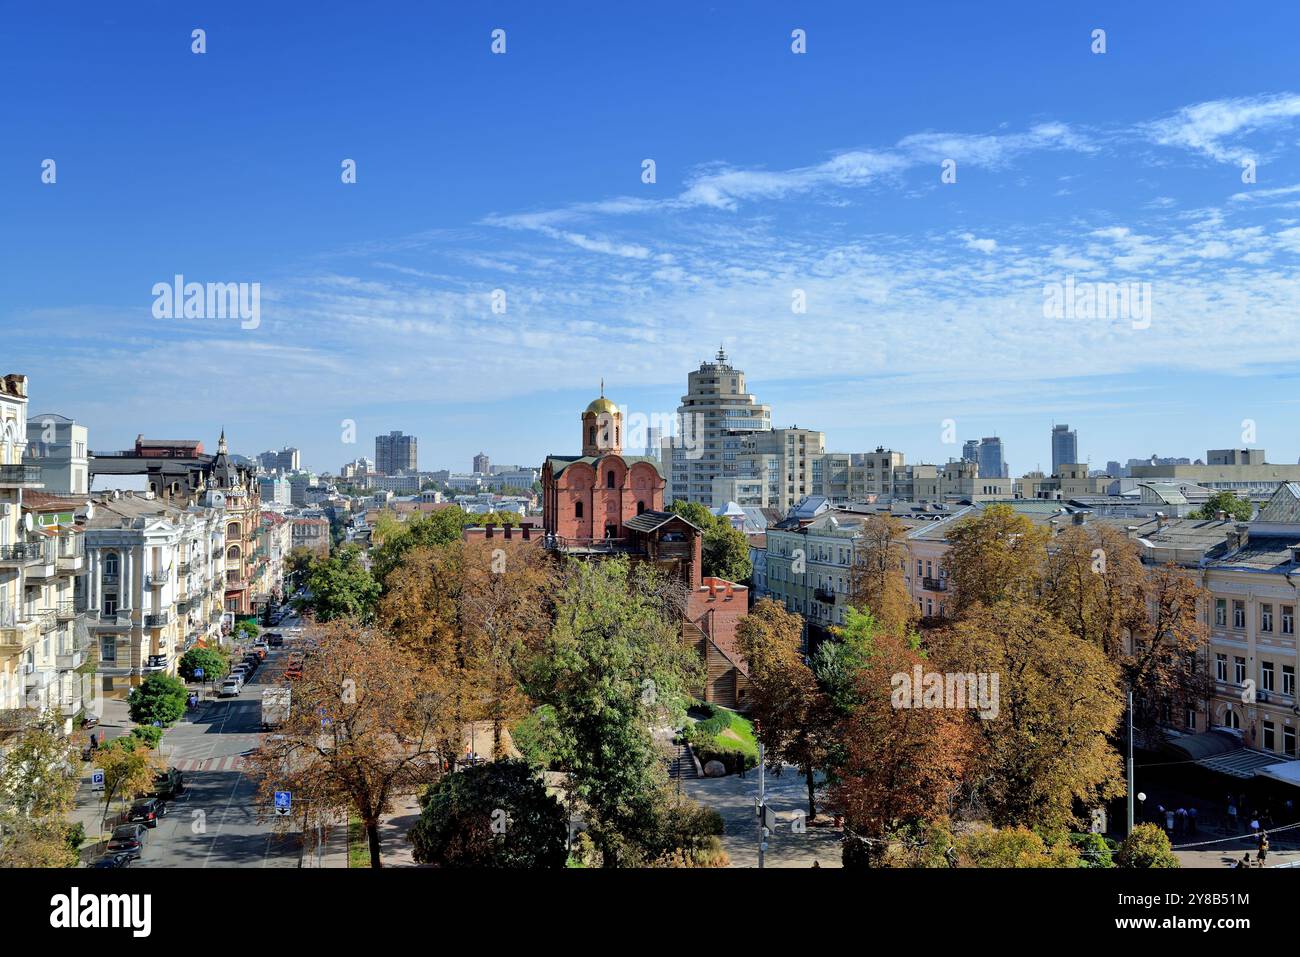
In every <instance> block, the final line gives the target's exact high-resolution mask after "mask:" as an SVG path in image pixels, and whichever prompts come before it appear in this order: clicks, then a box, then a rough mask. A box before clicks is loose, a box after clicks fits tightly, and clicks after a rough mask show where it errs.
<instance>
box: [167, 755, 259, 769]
mask: <svg viewBox="0 0 1300 957" xmlns="http://www.w3.org/2000/svg"><path fill="white" fill-rule="evenodd" d="M247 763H248V761H247V759H246V758H245V757H244V756H243V755H242V754H231V755H227V756H226V757H224V758H180V759H179V760H177V761H176V762H175V767H176V769H177V770H178V771H242V770H243V769H244V765H245V764H247Z"/></svg>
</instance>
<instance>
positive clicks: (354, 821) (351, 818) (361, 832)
mask: <svg viewBox="0 0 1300 957" xmlns="http://www.w3.org/2000/svg"><path fill="white" fill-rule="evenodd" d="M369 866H370V842H369V841H368V840H367V839H366V829H365V828H364V827H363V826H362V825H361V818H359V817H357V816H356V815H355V814H349V815H348V867H369Z"/></svg>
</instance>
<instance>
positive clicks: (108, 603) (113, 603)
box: [104, 592, 117, 617]
mask: <svg viewBox="0 0 1300 957" xmlns="http://www.w3.org/2000/svg"><path fill="white" fill-rule="evenodd" d="M104 614H105V615H107V616H109V617H111V616H113V615H116V614H117V592H112V593H111V594H107V595H105V596H104Z"/></svg>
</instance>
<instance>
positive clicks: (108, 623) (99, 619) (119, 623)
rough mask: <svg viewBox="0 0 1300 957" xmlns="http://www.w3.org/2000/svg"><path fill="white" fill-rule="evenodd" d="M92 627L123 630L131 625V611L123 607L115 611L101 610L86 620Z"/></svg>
mask: <svg viewBox="0 0 1300 957" xmlns="http://www.w3.org/2000/svg"><path fill="white" fill-rule="evenodd" d="M88 624H90V625H91V626H92V627H95V628H99V629H100V630H101V631H106V630H108V629H112V630H114V631H123V630H125V629H127V628H130V627H131V612H130V611H128V610H125V609H119V610H117V611H101V612H99V613H98V614H97V615H95V616H94V617H93V618H91V620H90V621H89V622H88Z"/></svg>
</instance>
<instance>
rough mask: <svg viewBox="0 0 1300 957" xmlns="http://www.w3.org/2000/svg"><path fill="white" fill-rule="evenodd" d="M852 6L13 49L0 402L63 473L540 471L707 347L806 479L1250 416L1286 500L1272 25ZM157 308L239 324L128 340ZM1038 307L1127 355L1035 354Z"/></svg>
mask: <svg viewBox="0 0 1300 957" xmlns="http://www.w3.org/2000/svg"><path fill="white" fill-rule="evenodd" d="M892 6H893V7H899V8H904V9H888V8H884V7H877V6H876V5H872V6H871V7H870V8H868V7H867V6H866V5H863V4H861V3H847V2H846V3H836V2H824V3H818V4H816V5H796V4H775V3H746V4H743V5H739V4H723V3H718V4H714V5H713V6H712V7H708V6H705V5H704V4H697V3H657V4H653V5H649V6H644V5H631V4H609V3H590V4H578V3H548V4H545V5H541V4H536V3H486V2H485V3H479V4H474V5H472V8H471V5H452V4H448V3H419V4H416V3H405V4H403V3H393V4H376V5H366V4H342V3H313V4H298V3H284V4H273V5H272V4H265V3H260V4H254V3H227V4H221V5H219V6H218V5H211V6H210V8H205V7H204V6H203V5H197V4H175V3H163V2H141V3H136V4H132V5H103V4H85V5H84V6H83V7H82V8H81V10H80V11H78V10H77V8H76V7H75V6H74V7H73V8H70V9H69V8H66V7H65V8H60V10H59V11H58V12H57V13H55V12H53V11H47V10H41V9H34V8H33V7H31V6H29V7H25V8H23V9H21V10H18V9H14V10H11V11H10V12H9V13H8V14H7V15H6V19H7V27H6V29H5V30H4V31H2V32H0V63H2V64H4V66H3V67H0V69H2V70H3V71H4V72H5V73H6V74H7V76H6V80H7V81H8V84H7V85H8V88H9V89H10V90H11V91H14V94H15V95H10V96H6V97H5V98H4V99H3V101H0V130H3V134H2V135H3V141H4V149H3V150H0V254H2V255H3V257H4V262H5V269H4V280H3V284H0V328H2V333H3V334H2V336H0V366H3V368H2V369H0V372H8V371H17V372H25V373H27V374H28V375H29V376H31V380H32V381H31V392H32V396H33V398H32V405H31V408H32V411H33V412H43V411H57V412H61V413H63V414H67V415H71V416H73V417H75V418H77V419H78V420H80V421H83V422H84V423H86V424H87V425H88V426H89V427H90V429H91V445H92V448H96V449H111V448H120V447H124V446H126V445H129V444H130V442H131V441H132V440H133V439H134V437H135V435H136V434H137V433H139V432H143V433H146V434H150V435H156V436H166V437H198V438H202V439H204V440H205V441H207V442H208V443H209V444H212V443H214V442H215V436H216V433H217V432H218V430H219V429H220V428H221V427H222V426H223V425H224V426H225V428H226V429H227V432H228V434H229V435H230V436H231V438H232V443H233V445H234V447H235V449H236V450H237V451H242V452H245V453H248V454H252V453H255V452H257V451H260V450H262V449H264V448H268V447H274V446H278V445H281V444H286V443H287V444H293V445H297V446H299V447H301V448H302V449H303V450H304V458H305V460H306V462H307V464H308V465H310V466H312V467H314V468H316V469H330V470H334V469H337V468H338V466H339V465H340V464H341V463H342V462H344V461H347V460H348V459H350V458H353V457H355V456H357V455H363V454H364V455H367V456H371V455H373V443H372V437H373V436H374V435H375V434H376V433H380V432H387V431H389V430H391V429H402V430H404V431H406V432H408V433H413V434H415V435H418V436H419V438H420V453H421V454H420V460H421V466H422V467H425V468H437V467H452V468H456V469H468V468H469V464H470V462H469V460H470V456H471V455H472V454H473V453H474V452H477V451H478V450H479V449H480V448H481V449H485V450H486V451H488V453H489V454H490V455H491V456H492V458H493V460H494V461H498V462H518V463H521V464H536V463H537V462H539V461H540V460H541V458H542V456H543V455H544V454H545V453H547V452H570V451H573V450H574V448H575V446H576V445H577V442H578V439H579V435H578V429H577V427H576V423H577V414H578V412H579V411H580V410H581V409H582V407H583V406H585V404H586V403H587V401H589V400H590V398H592V397H593V396H594V394H595V392H596V390H597V386H598V382H599V380H600V379H601V378H602V377H603V378H604V379H605V381H606V383H607V390H606V391H607V393H608V394H609V395H610V396H611V397H612V398H614V399H615V400H616V401H618V402H619V403H621V404H625V405H627V406H628V408H629V410H630V411H634V412H642V413H644V414H646V415H650V414H653V413H670V412H672V411H673V410H674V409H675V408H676V406H677V404H678V401H679V398H680V396H681V394H682V392H683V391H684V390H685V384H686V373H687V372H688V371H689V370H690V369H692V368H694V367H695V366H697V365H698V363H699V362H700V361H701V360H702V359H705V358H707V357H709V356H711V355H712V353H713V352H714V351H716V349H717V347H718V344H719V343H720V342H721V343H725V345H726V348H727V350H728V352H729V353H730V355H731V356H732V358H733V360H734V362H735V363H736V364H737V365H739V366H740V367H741V368H743V369H744V370H745V371H746V373H747V375H748V379H749V386H750V389H751V391H753V392H754V393H756V394H757V395H758V396H759V397H760V398H761V400H762V401H764V402H766V403H768V404H769V405H771V406H772V407H773V419H774V421H775V422H776V424H780V425H789V424H798V425H800V426H803V427H812V428H820V429H822V430H824V431H825V432H826V433H827V447H828V448H829V449H831V450H835V451H860V450H864V449H869V448H874V447H875V446H876V445H880V444H883V445H886V446H889V447H892V448H895V449H900V450H902V451H904V452H905V453H906V454H907V456H908V460H909V461H940V462H941V461H945V460H946V459H947V458H948V457H950V456H956V455H959V454H960V442H961V441H962V440H964V439H966V438H978V437H980V436H983V435H990V434H994V433H997V434H999V435H1001V436H1002V438H1003V440H1004V443H1005V447H1006V453H1007V458H1008V460H1009V461H1010V463H1011V465H1012V468H1013V470H1014V471H1016V472H1021V471H1024V470H1027V469H1029V468H1032V467H1034V466H1035V465H1043V466H1046V465H1048V464H1049V463H1050V451H1049V444H1048V434H1049V431H1050V428H1051V424H1052V423H1053V421H1056V422H1061V421H1064V422H1068V423H1069V424H1070V426H1071V427H1072V428H1076V429H1078V431H1079V436H1080V438H1079V445H1080V451H1081V453H1082V454H1083V455H1084V456H1085V457H1088V458H1090V459H1091V461H1092V463H1093V464H1094V466H1096V467H1102V466H1104V465H1105V463H1106V461H1107V459H1112V458H1118V459H1121V460H1123V459H1127V458H1129V457H1131V456H1142V455H1148V454H1150V453H1152V452H1159V453H1160V454H1162V455H1188V456H1192V457H1196V456H1201V455H1204V452H1205V449H1206V448H1209V447H1216V448H1217V447H1226V446H1233V445H1240V444H1242V442H1243V438H1242V430H1243V426H1242V423H1243V422H1244V421H1246V420H1250V422H1252V423H1253V424H1254V429H1255V433H1256V436H1257V438H1256V440H1255V441H1254V442H1251V443H1249V444H1252V445H1256V446H1262V447H1264V448H1266V449H1267V450H1268V452H1269V459H1270V460H1271V461H1277V462H1295V461H1296V460H1297V457H1298V456H1300V434H1298V432H1300V430H1297V428H1296V425H1295V423H1296V421H1297V414H1296V413H1297V390H1296V383H1297V368H1300V366H1298V365H1297V359H1298V358H1300V336H1297V325H1298V317H1300V281H1298V280H1297V269H1296V266H1297V260H1298V259H1300V170H1297V163H1296V160H1297V158H1298V157H1300V78H1297V74H1296V72H1295V64H1294V61H1295V42H1294V38H1295V37H1296V36H1297V35H1300V10H1298V9H1296V8H1294V7H1292V6H1291V5H1272V6H1268V5H1265V6H1252V7H1251V8H1250V9H1249V10H1248V11H1241V10H1234V9H1232V8H1230V7H1225V6H1224V5H1221V4H1210V3H1178V4H1141V5H1137V4H1121V3H1116V4H1091V5H1090V4H1071V5H1069V9H1064V10H1063V9H1050V8H1060V7H1062V6H1063V5H1059V4H1051V5H1048V4H1042V3H1023V4H1021V3H1004V4H991V5H990V4H965V3H929V4H924V5H904V4H897V5H892ZM1139 6H1140V7H1141V9H1130V8H1131V7H1139ZM804 7H806V9H804ZM742 10H743V13H742V12H741V11H742ZM196 27H201V28H203V29H205V30H206V31H207V52H206V53H205V54H203V55H195V54H194V53H192V52H191V50H190V46H191V39H190V34H191V30H193V29H194V28H196ZM495 28H502V29H504V30H505V31H506V53H505V54H504V55H493V54H492V53H491V51H490V43H491V37H490V34H491V31H492V30H493V29H495ZM796 28H800V29H803V30H805V31H806V32H807V53H805V54H803V55H796V54H794V53H793V52H791V48H790V45H791V37H790V34H791V31H792V30H794V29H796ZM1096 28H1101V29H1104V30H1105V31H1106V52H1105V53H1102V54H1095V53H1093V52H1091V49H1090V47H1091V44H1092V39H1091V33H1092V31H1093V30H1094V29H1096ZM46 158H53V159H54V160H55V161H56V163H57V182H56V183H55V184H54V185H46V184H43V183H42V182H41V180H40V174H41V162H42V160H44V159H46ZM647 158H650V159H653V160H654V161H655V163H656V173H657V181H656V182H655V183H654V184H644V183H642V181H641V172H642V161H643V160H644V159H647ZM344 159H354V160H355V161H356V163H357V171H358V177H357V178H358V182H357V183H356V184H352V185H345V184H343V183H341V182H340V164H341V162H342V161H343V160H344ZM947 159H951V160H954V161H955V162H956V170H957V177H956V182H955V183H948V184H945V183H942V182H941V181H940V171H941V164H942V163H943V162H944V160H947ZM1248 159H1249V160H1253V161H1254V162H1255V163H1256V180H1257V181H1256V182H1255V183H1243V181H1242V173H1243V169H1242V162H1243V161H1244V160H1248ZM177 273H181V274H183V275H185V277H186V278H187V280H192V281H199V282H259V283H260V284H261V289H262V307H261V324H260V325H259V326H258V327H257V328H256V329H243V328H241V327H240V324H239V323H238V322H237V321H234V320H221V319H190V320H184V319H170V320H168V319H157V318H154V316H153V314H152V311H151V309H152V306H153V296H152V294H151V289H152V287H153V285H154V284H155V283H157V282H169V281H170V280H171V278H172V276H173V275H175V274H177ZM1069 276H1073V277H1074V280H1075V281H1076V282H1077V283H1107V282H1109V283H1124V284H1127V283H1139V284H1140V283H1150V285H1151V289H1152V303H1153V305H1152V311H1151V315H1150V319H1149V322H1142V321H1138V322H1134V321H1130V320H1129V319H1128V318H1127V317H1121V318H1115V317H1104V318H1079V317H1074V318H1045V317H1044V309H1043V303H1044V295H1045V293H1044V289H1045V287H1047V286H1049V285H1052V284H1057V283H1060V284H1063V283H1064V282H1065V281H1066V279H1067V277H1069ZM494 289H500V290H504V292H505V295H506V313H505V314H504V315H498V314H495V313H493V311H492V308H491V294H492V291H493V290H494ZM796 290H801V291H802V292H803V295H804V296H805V298H806V301H807V310H806V312H804V313H796V312H794V311H793V310H792V308H791V303H792V301H793V297H794V296H795V294H796ZM945 419H954V420H956V423H957V438H958V443H957V444H956V445H945V444H944V443H943V442H942V434H943V433H942V423H943V421H944V420H945ZM344 420H350V421H353V422H355V423H356V432H357V436H358V442H357V444H355V445H349V444H346V443H344V442H343V441H341V439H342V437H343V428H342V426H341V423H343V422H344Z"/></svg>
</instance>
